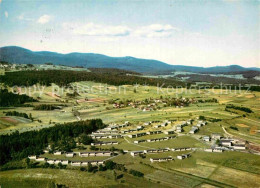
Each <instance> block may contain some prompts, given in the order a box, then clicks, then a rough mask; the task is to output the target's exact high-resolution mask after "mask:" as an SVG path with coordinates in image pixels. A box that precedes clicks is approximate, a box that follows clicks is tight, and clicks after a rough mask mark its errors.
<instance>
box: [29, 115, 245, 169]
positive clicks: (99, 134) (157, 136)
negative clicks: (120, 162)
mask: <svg viewBox="0 0 260 188" xmlns="http://www.w3.org/2000/svg"><path fill="white" fill-rule="evenodd" d="M203 126H208V123H207V121H203V120H199V118H196V119H188V120H186V121H180V122H178V123H176V122H175V121H169V120H165V121H163V122H144V123H143V125H133V124H131V123H130V122H129V121H126V122H124V123H122V124H115V123H112V124H109V126H108V127H106V128H104V129H100V130H98V131H95V132H92V134H90V136H91V137H92V138H93V139H94V140H95V142H93V143H91V144H90V145H89V148H94V149H95V151H72V152H66V151H56V150H55V151H51V148H50V146H49V147H48V148H46V149H45V150H44V151H43V153H45V154H46V153H47V154H49V155H48V156H51V158H47V157H45V156H44V154H43V155H40V156H37V155H30V156H28V158H29V159H30V160H34V161H36V162H40V163H48V164H50V165H58V164H59V163H60V164H61V165H71V166H73V167H78V166H88V165H93V166H99V165H103V164H104V162H105V161H107V160H109V159H112V158H115V157H117V156H119V155H122V154H130V155H131V156H132V157H134V158H135V157H141V158H144V157H145V156H146V155H149V156H150V154H153V155H155V156H156V154H161V153H166V154H167V153H170V152H177V153H178V155H177V156H175V157H172V156H171V155H169V156H167V157H150V158H149V161H150V162H151V163H155V162H159V163H160V162H170V161H174V160H185V159H188V158H190V157H192V153H193V152H195V151H204V152H216V153H223V152H232V151H239V152H248V151H247V144H246V142H245V141H241V140H238V139H234V138H229V137H225V136H224V135H222V134H219V133H212V134H211V135H199V130H200V128H201V127H203ZM184 127H190V130H189V131H188V132H186V133H185V132H184ZM182 136H190V137H195V138H196V139H198V140H199V141H200V142H203V143H205V144H206V145H207V147H179V148H176V147H171V145H170V144H169V145H168V146H167V147H163V148H153V147H152V145H151V147H150V146H149V147H148V146H142V145H140V144H142V143H154V142H160V143H163V142H165V141H168V140H174V139H176V138H178V137H182ZM140 137H150V138H149V139H137V138H140ZM128 139H130V140H128ZM123 141H127V142H128V143H129V144H132V145H136V146H141V147H144V148H145V149H144V150H129V149H127V148H126V149H124V148H123V149H122V151H121V152H119V151H118V150H116V148H114V147H117V146H120V144H121V143H122V142H123ZM77 145H81V146H82V143H77ZM103 146H105V147H106V148H102V147H103ZM111 146H112V147H113V148H114V149H113V150H112V151H111V148H109V147H111ZM97 150H98V151H97ZM223 155H225V153H223ZM100 157H102V159H100ZM74 158H76V159H75V160H74ZM85 158H86V159H87V158H91V160H85ZM77 159H80V160H77Z"/></svg>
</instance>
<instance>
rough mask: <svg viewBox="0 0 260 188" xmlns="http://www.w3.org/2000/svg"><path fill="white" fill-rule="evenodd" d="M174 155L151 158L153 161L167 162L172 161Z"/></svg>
mask: <svg viewBox="0 0 260 188" xmlns="http://www.w3.org/2000/svg"><path fill="white" fill-rule="evenodd" d="M172 160H173V158H172V157H164V158H150V161H151V162H152V163H153V162H166V161H172Z"/></svg>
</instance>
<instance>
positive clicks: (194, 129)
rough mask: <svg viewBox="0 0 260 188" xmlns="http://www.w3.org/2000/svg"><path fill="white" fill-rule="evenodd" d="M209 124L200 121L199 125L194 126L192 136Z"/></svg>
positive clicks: (191, 131)
mask: <svg viewBox="0 0 260 188" xmlns="http://www.w3.org/2000/svg"><path fill="white" fill-rule="evenodd" d="M206 124H207V122H204V121H198V123H197V125H196V126H192V127H191V130H190V132H189V133H190V134H195V133H196V132H198V131H199V128H200V127H202V126H204V125H206Z"/></svg>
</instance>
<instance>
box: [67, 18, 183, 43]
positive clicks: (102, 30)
mask: <svg viewBox="0 0 260 188" xmlns="http://www.w3.org/2000/svg"><path fill="white" fill-rule="evenodd" d="M62 26H63V28H64V29H65V30H68V31H70V32H72V33H73V34H75V35H85V36H102V37H107V38H108V37H114V38H115V37H122V36H132V37H147V38H158V37H159V38H167V37H171V36H172V35H173V34H174V32H180V31H181V29H178V28H175V27H173V26H171V25H169V24H165V25H163V24H151V25H147V26H141V27H140V26H139V27H135V28H130V27H128V26H123V25H114V26H112V25H100V24H94V23H92V22H91V23H86V24H82V23H63V24H62ZM107 38H106V39H105V40H106V41H107V40H108V39H107ZM113 40H114V39H113Z"/></svg>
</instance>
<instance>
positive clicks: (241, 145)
mask: <svg viewBox="0 0 260 188" xmlns="http://www.w3.org/2000/svg"><path fill="white" fill-rule="evenodd" d="M220 145H221V146H223V147H226V148H228V149H233V150H246V143H245V142H241V141H239V140H235V139H230V138H223V139H220Z"/></svg>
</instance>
